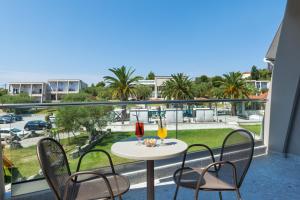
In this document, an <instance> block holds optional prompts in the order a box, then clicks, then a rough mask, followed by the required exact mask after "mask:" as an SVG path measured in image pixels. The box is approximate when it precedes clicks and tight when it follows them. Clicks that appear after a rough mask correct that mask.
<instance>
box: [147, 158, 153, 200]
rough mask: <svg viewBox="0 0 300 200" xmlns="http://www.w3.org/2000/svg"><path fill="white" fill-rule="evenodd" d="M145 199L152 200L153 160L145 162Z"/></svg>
mask: <svg viewBox="0 0 300 200" xmlns="http://www.w3.org/2000/svg"><path fill="white" fill-rule="evenodd" d="M147 199H148V200H154V160H147Z"/></svg>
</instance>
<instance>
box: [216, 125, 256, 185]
mask: <svg viewBox="0 0 300 200" xmlns="http://www.w3.org/2000/svg"><path fill="white" fill-rule="evenodd" d="M253 152H254V139H253V136H252V134H251V133H250V132H249V131H247V130H244V129H237V130H234V131H232V132H230V133H229V134H228V135H227V136H226V137H225V139H224V142H223V145H222V149H221V155H220V160H221V161H230V162H233V163H234V164H235V166H236V172H237V177H236V178H237V187H240V186H241V185H242V183H243V180H244V177H245V175H246V174H247V171H248V169H249V166H250V164H251V162H252V158H253Z"/></svg>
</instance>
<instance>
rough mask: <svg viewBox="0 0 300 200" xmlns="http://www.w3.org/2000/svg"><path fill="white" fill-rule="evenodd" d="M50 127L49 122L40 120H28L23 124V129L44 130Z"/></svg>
mask: <svg viewBox="0 0 300 200" xmlns="http://www.w3.org/2000/svg"><path fill="white" fill-rule="evenodd" d="M50 128H51V124H50V123H47V122H45V121H42V120H34V121H29V122H27V123H26V124H25V126H24V129H25V130H26V131H37V130H46V129H50Z"/></svg>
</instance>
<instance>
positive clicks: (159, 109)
mask: <svg viewBox="0 0 300 200" xmlns="http://www.w3.org/2000/svg"><path fill="white" fill-rule="evenodd" d="M158 115H159V121H160V128H161V129H162V128H163V125H162V119H161V108H160V107H159V108H158Z"/></svg>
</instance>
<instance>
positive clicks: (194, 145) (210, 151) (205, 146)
mask: <svg viewBox="0 0 300 200" xmlns="http://www.w3.org/2000/svg"><path fill="white" fill-rule="evenodd" d="M193 147H204V148H205V149H207V150H208V152H209V153H210V156H211V159H212V162H213V163H214V162H216V160H215V157H214V154H213V152H212V150H211V148H209V146H207V145H205V144H192V145H189V146H188V148H187V149H186V150H185V152H184V155H183V160H182V166H181V168H184V164H185V159H186V156H187V153H188V151H189V150H190V149H191V148H193Z"/></svg>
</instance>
